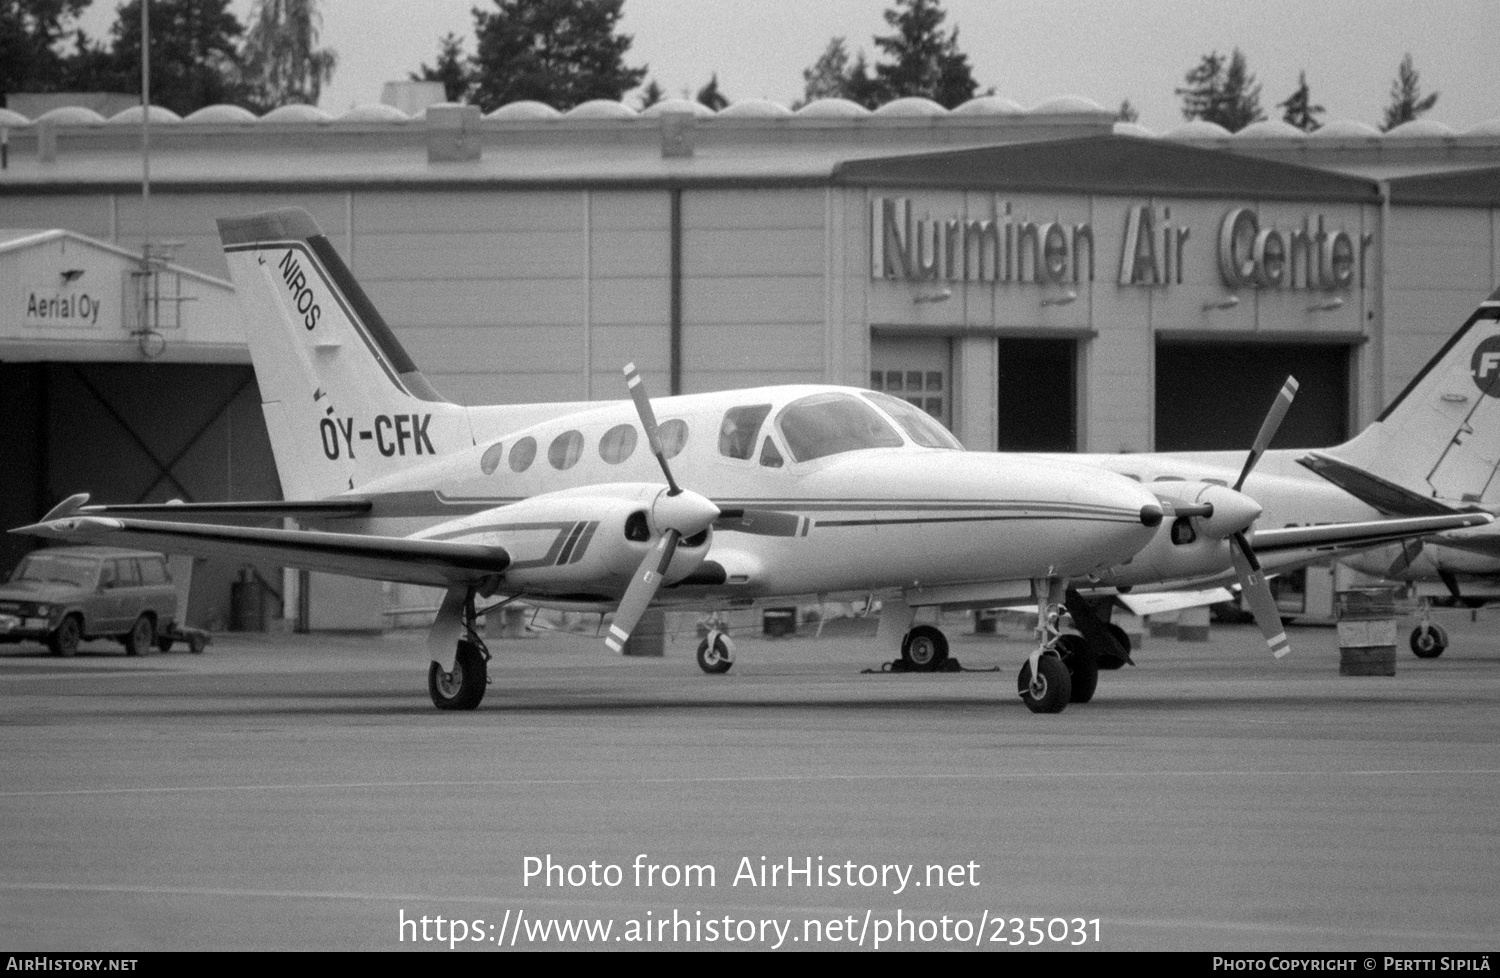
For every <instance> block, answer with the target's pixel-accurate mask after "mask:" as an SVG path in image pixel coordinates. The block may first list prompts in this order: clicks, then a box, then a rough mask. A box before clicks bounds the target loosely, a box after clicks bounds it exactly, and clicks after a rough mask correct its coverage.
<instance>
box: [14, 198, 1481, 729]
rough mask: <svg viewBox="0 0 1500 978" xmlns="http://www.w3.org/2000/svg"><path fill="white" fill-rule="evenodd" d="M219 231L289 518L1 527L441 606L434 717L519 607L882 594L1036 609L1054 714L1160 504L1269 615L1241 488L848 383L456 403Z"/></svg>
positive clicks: (1450, 521) (1254, 510) (631, 606)
mask: <svg viewBox="0 0 1500 978" xmlns="http://www.w3.org/2000/svg"><path fill="white" fill-rule="evenodd" d="M219 230H220V235H221V237H222V239H223V243H224V250H225V253H226V256H227V258H228V261H229V266H230V271H231V274H232V275H233V277H234V281H235V285H236V290H237V292H238V296H239V300H240V304H241V309H242V312H243V318H244V325H245V332H246V337H247V339H248V341H249V344H250V349H251V355H252V358H253V360H254V363H255V369H256V376H257V379H258V381H259V384H260V389H261V393H262V397H263V401H264V404H263V408H264V412H265V418H266V426H267V429H268V432H269V434H270V438H271V444H272V449H273V452H274V453H275V457H276V465H277V469H278V472H279V474H280V477H281V481H282V488H283V491H284V493H285V495H286V496H287V500H288V501H286V502H274V503H224V504H213V503H207V504H176V505H174V504H161V505H155V504H137V505H124V506H90V505H87V496H83V495H80V496H74V497H72V498H70V499H68V500H66V501H64V502H63V503H61V504H59V505H58V506H57V507H55V508H54V509H53V511H52V512H50V513H48V514H47V515H46V516H45V517H44V518H43V519H42V521H41V522H39V523H37V524H35V525H33V526H29V527H24V528H21V529H20V530H18V531H16V532H22V533H28V534H32V535H36V536H41V537H47V538H53V539H60V540H69V541H83V540H87V541H98V542H108V543H115V544H129V545H142V546H150V547H152V548H155V549H160V550H165V551H169V552H174V553H186V554H193V555H199V556H227V557H231V558H243V559H257V560H260V559H264V560H270V561H275V562H278V563H281V564H283V565H286V566H290V567H299V568H307V569H310V570H317V571H325V572H331V573H337V574H347V575H351V576H355V577H364V578H371V579H376V580H390V581H403V582H411V583H416V584H425V585H435V586H438V587H442V588H444V589H445V597H444V599H443V602H442V606H441V609H440V610H439V612H438V615H437V619H436V621H435V623H434V625H433V627H432V629H431V631H430V633H429V636H428V643H427V644H428V651H429V654H430V656H431V658H432V664H431V666H430V667H429V672H428V688H429V692H430V693H431V696H432V700H433V703H434V704H435V705H437V706H438V707H440V708H445V709H472V708H473V707H475V706H477V705H478V704H479V702H480V700H481V698H482V697H483V695H484V692H485V687H486V684H487V671H488V670H487V665H486V663H487V660H488V658H489V653H488V651H487V650H486V648H485V646H484V643H483V641H482V640H481V639H480V636H479V634H478V632H477V631H476V619H477V618H478V617H479V616H480V615H482V614H484V613H486V612H489V611H493V610H494V609H495V608H497V607H500V606H503V605H505V604H509V603H511V602H521V603H524V604H526V605H531V606H538V607H551V608H559V609H565V610H586V611H591V612H598V613H601V614H604V613H609V612H613V624H612V625H611V627H610V628H609V630H608V635H607V637H606V639H605V642H606V644H607V645H608V646H609V647H610V648H611V649H613V650H616V651H618V650H619V649H620V648H621V647H622V645H623V644H624V643H625V642H626V641H627V640H628V639H629V637H630V634H631V632H632V631H633V630H634V628H635V627H636V625H637V624H638V623H639V621H640V619H641V616H642V615H643V614H644V613H645V612H646V610H647V608H648V607H650V606H653V605H655V606H658V607H672V606H682V607H698V608H713V607H729V606H745V605H750V604H753V603H755V602H757V601H760V600H763V599H767V598H772V597H776V596H795V595H807V594H819V595H836V594H857V595H860V596H864V595H867V594H877V595H881V596H883V597H884V599H885V600H884V608H883V610H882V613H881V617H880V623H879V630H878V632H877V639H876V641H877V643H878V644H882V645H884V646H887V647H889V648H890V650H891V651H893V652H894V651H896V650H897V649H898V648H899V649H901V651H902V653H903V655H904V656H906V657H907V658H908V659H909V660H910V661H913V662H918V663H920V662H932V661H934V659H935V658H937V657H938V653H939V652H942V651H945V650H946V640H945V639H944V638H943V636H942V633H941V632H939V631H938V630H937V629H935V628H932V627H931V626H927V625H917V626H915V627H913V621H914V609H916V608H918V607H921V606H924V605H938V604H960V603H967V604H972V605H986V604H994V603H997V599H998V600H1005V601H1016V600H1030V601H1032V602H1034V603H1036V605H1037V606H1038V622H1039V625H1038V630H1039V633H1040V641H1039V643H1038V646H1037V648H1036V649H1035V650H1033V651H1032V653H1031V654H1030V655H1029V656H1028V659H1027V662H1026V663H1025V664H1024V665H1023V666H1022V668H1021V671H1020V675H1019V678H1018V682H1017V688H1018V692H1019V693H1020V695H1021V698H1022V699H1023V700H1024V701H1025V702H1026V704H1027V706H1028V707H1029V708H1031V709H1032V710H1033V711H1037V712H1057V711H1060V710H1062V709H1063V708H1064V707H1065V706H1066V705H1067V703H1068V702H1069V701H1070V700H1071V701H1075V702H1076V701H1083V700H1086V699H1088V698H1089V697H1090V696H1091V695H1092V693H1093V684H1094V682H1095V681H1097V663H1096V659H1095V657H1094V655H1093V654H1092V650H1091V648H1090V647H1089V646H1088V645H1086V644H1078V643H1073V644H1070V643H1068V642H1064V641H1062V638H1061V637H1060V635H1059V632H1058V629H1057V622H1058V620H1059V618H1060V617H1061V611H1062V608H1063V605H1064V602H1065V600H1066V598H1067V594H1068V585H1069V583H1070V582H1093V581H1100V580H1103V579H1104V576H1105V575H1107V574H1109V573H1111V571H1112V569H1115V568H1125V567H1129V566H1130V561H1131V560H1132V558H1133V557H1135V556H1136V555H1137V554H1138V553H1140V552H1141V551H1142V550H1143V548H1147V547H1149V546H1152V545H1153V541H1159V540H1160V539H1161V536H1162V534H1161V531H1160V528H1161V527H1162V525H1163V517H1164V511H1166V510H1170V512H1171V513H1172V521H1173V523H1174V525H1175V524H1178V523H1183V524H1186V525H1190V526H1192V527H1194V528H1195V530H1196V531H1197V532H1201V533H1204V534H1206V535H1210V536H1212V537H1213V538H1214V539H1216V540H1217V541H1219V542H1220V543H1222V544H1223V547H1222V548H1220V550H1219V551H1218V552H1219V557H1220V560H1221V565H1219V566H1215V567H1214V568H1213V569H1214V570H1215V572H1217V571H1219V570H1226V571H1228V572H1230V573H1234V572H1235V571H1237V572H1238V574H1237V576H1238V577H1239V578H1240V580H1241V584H1242V586H1244V587H1246V588H1247V589H1248V590H1250V591H1251V592H1252V593H1253V594H1255V595H1257V598H1256V601H1257V602H1261V603H1260V604H1257V607H1258V608H1260V609H1261V610H1264V607H1265V604H1264V602H1269V601H1270V594H1269V591H1268V590H1267V589H1266V586H1265V583H1264V580H1263V577H1262V576H1261V575H1260V573H1259V568H1258V565H1257V564H1256V557H1255V553H1254V551H1253V550H1252V547H1257V548H1258V547H1259V546H1260V544H1259V542H1258V539H1257V540H1256V541H1255V542H1252V540H1251V538H1250V537H1249V535H1248V531H1249V530H1250V525H1251V523H1252V522H1253V521H1254V520H1255V518H1256V516H1257V515H1258V514H1259V512H1260V507H1259V506H1258V505H1257V503H1256V502H1255V501H1254V500H1253V499H1250V498H1247V497H1245V496H1244V495H1242V494H1241V493H1239V492H1238V491H1237V490H1238V487H1236V488H1235V489H1231V488H1229V487H1228V486H1222V485H1220V486H1213V487H1212V488H1211V489H1207V488H1206V489H1204V490H1203V492H1202V494H1200V496H1199V497H1198V498H1194V499H1191V500H1189V499H1186V498H1182V499H1179V498H1177V496H1176V495H1173V494H1170V493H1168V494H1163V493H1162V492H1160V491H1159V487H1154V486H1147V485H1143V484H1142V483H1141V481H1139V479H1138V478H1132V477H1129V476H1127V475H1121V474H1117V473H1114V472H1110V471H1108V470H1106V469H1105V468H1102V467H1100V466H1098V465H1089V464H1080V463H1079V462H1077V461H1075V460H1073V459H1070V458H1061V457H1053V458H1043V457H1036V456H1017V455H1004V454H996V453H977V452H965V451H963V449H962V446H961V445H960V444H959V443H958V442H957V441H956V440H955V439H954V438H953V436H952V435H951V434H949V433H948V432H947V431H946V430H945V429H943V428H942V427H941V426H940V425H938V424H937V423H936V422H934V421H933V420H932V419H931V418H929V417H928V416H927V415H925V414H924V413H922V412H921V411H920V410H918V409H916V408H914V407H913V406H911V405H908V404H906V403H905V402H903V401H901V400H899V399H896V398H892V397H890V396H887V395H883V394H878V393H873V392H870V391H863V390H858V389H854V388H847V387H834V386H825V385H801V386H787V387H766V388H757V389H752V390H739V391H727V392H720V393H712V394H694V395H686V396H677V397H668V398H662V399H659V400H654V401H653V400H652V399H651V398H649V397H648V396H647V394H646V389H645V386H644V384H643V383H642V381H641V378H640V376H639V375H638V374H637V373H636V372H635V371H634V369H633V368H630V367H627V368H626V383H627V387H628V390H629V392H630V399H629V400H626V401H619V402H612V403H572V404H531V405H513V406H489V407H462V406H459V405H456V404H452V403H449V402H447V401H445V400H443V399H442V398H441V397H440V396H439V395H438V394H437V393H436V392H435V391H434V390H433V389H432V387H431V386H430V385H429V384H428V383H427V381H426V380H425V378H423V376H422V375H421V373H420V372H419V371H418V370H417V368H416V366H415V364H414V363H413V362H412V360H411V358H410V357H409V356H408V355H407V354H406V352H405V350H403V349H402V348H401V346H400V344H399V343H398V342H397V341H396V338H395V336H394V335H393V334H392V332H391V330H390V329H389V328H388V327H387V325H386V324H385V322H384V321H383V320H382V319H381V317H380V314H379V313H378V312H377V311H376V310H375V308H374V306H373V305H372V303H371V302H370V300H369V298H368V297H367V296H366V295H365V293H364V291H363V290H362V289H361V288H360V286H359V285H358V284H357V283H356V282H355V281H354V279H353V277H352V275H351V274H350V273H349V271H348V269H347V267H346V266H345V265H344V263H343V261H342V260H341V259H340V258H339V256H338V254H337V253H336V252H335V250H334V249H333V247H332V245H331V244H330V243H329V241H328V239H327V238H326V237H324V236H323V235H322V233H321V232H320V231H319V230H318V228H317V226H316V225H315V224H314V223H313V221H312V219H311V218H310V217H309V216H308V215H307V214H306V213H305V212H303V211H301V210H295V209H293V210H281V211H273V212H269V213H265V214H258V215H252V216H249V217H242V218H228V219H223V220H221V221H220V222H219ZM658 418H663V419H665V420H661V421H658ZM1270 427H1271V428H1274V425H1271V426H1270ZM643 435H644V439H643V438H642V436H643ZM1265 440H1267V441H1269V435H1267V436H1266V439H1265ZM643 441H644V445H643V444H642V443H643ZM1246 471H1248V467H1247V469H1246ZM194 516H212V517H214V518H216V519H222V518H224V517H233V516H244V517H283V518H293V519H296V520H298V521H300V522H302V523H303V524H304V526H305V527H311V528H304V529H278V528H265V527H254V526H234V525H215V524H209V523H202V522H190V520H191V519H192V518H193V517H194ZM163 517H166V518H163ZM1437 519H1438V521H1439V524H1440V526H1441V527H1446V526H1453V525H1462V524H1461V523H1460V522H1456V520H1459V519H1462V518H1460V517H1453V516H1449V517H1446V518H1437ZM1444 519H1446V520H1447V521H1446V522H1444V521H1443V520H1444ZM1426 525H1427V524H1424V526H1426ZM1277 532H1282V533H1284V534H1290V535H1291V536H1289V537H1288V540H1289V541H1293V540H1294V541H1295V542H1296V543H1298V544H1299V545H1301V546H1302V547H1304V548H1306V547H1314V546H1322V545H1327V544H1329V543H1330V541H1332V542H1341V543H1351V544H1353V545H1357V544H1359V543H1363V542H1366V541H1367V540H1373V541H1374V542H1381V541H1384V540H1388V539H1393V537H1392V536H1390V535H1389V534H1390V532H1391V530H1390V528H1389V527H1388V526H1386V525H1385V524H1381V528H1380V529H1379V530H1374V529H1371V528H1370V527H1368V526H1365V527H1362V528H1356V529H1350V528H1347V527H1333V528H1323V527H1301V528H1297V529H1294V530H1286V531H1277ZM1407 532H1408V533H1411V532H1415V531H1414V529H1413V528H1408V529H1407ZM1423 532H1429V531H1427V530H1424V531H1423ZM1225 541H1232V542H1225ZM1157 545H1160V544H1159V543H1158V544H1157ZM1167 546H1171V544H1170V543H1169V544H1167ZM1195 566H1196V565H1195ZM1230 568H1234V570H1230ZM1160 579H1161V578H1159V577H1156V578H1153V580H1160ZM1262 598H1263V599H1264V600H1263V601H1262ZM480 599H487V600H488V599H492V601H493V603H492V604H490V605H489V606H488V607H483V608H482V607H480V606H479V601H480ZM1271 607H1274V606H1273V605H1272V606H1271ZM1270 625H1271V622H1270V621H1269V620H1268V619H1267V620H1263V621H1262V626H1263V628H1268V627H1270ZM1275 625H1276V628H1277V629H1278V630H1279V621H1277V622H1275ZM731 655H732V647H731V646H730V644H729V642H728V639H727V636H724V635H723V634H720V633H717V632H715V633H711V634H710V635H709V636H708V638H707V639H705V641H704V643H703V645H702V646H700V648H699V664H700V666H702V667H703V668H704V669H705V670H707V671H722V670H724V669H727V668H728V666H729V663H730V662H731V661H732V660H731V658H730V656H731ZM1075 681H1076V686H1075Z"/></svg>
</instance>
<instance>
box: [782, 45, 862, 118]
mask: <svg viewBox="0 0 1500 978" xmlns="http://www.w3.org/2000/svg"><path fill="white" fill-rule="evenodd" d="M849 67H850V66H849V49H848V48H847V47H845V46H844V39H843V38H842V37H831V38H829V39H828V46H827V47H826V48H824V49H823V53H822V54H820V55H818V60H817V61H814V62H813V63H812V64H811V65H810V66H808V67H806V68H804V69H802V101H800V102H798V103H797V104H796V105H795V106H793V108H798V109H800V108H802V106H804V105H807V104H808V103H809V102H816V101H817V100H818V99H822V98H848V97H849V96H848V94H847V93H848V91H849V77H848V76H849Z"/></svg>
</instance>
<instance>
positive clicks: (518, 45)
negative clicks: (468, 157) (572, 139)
mask: <svg viewBox="0 0 1500 978" xmlns="http://www.w3.org/2000/svg"><path fill="white" fill-rule="evenodd" d="M623 3H624V0H495V7H496V9H495V10H494V11H493V12H489V13H486V12H485V11H483V10H480V9H478V8H475V10H474V29H475V34H476V35H477V36H478V39H479V50H478V52H477V53H476V54H475V55H474V67H475V84H474V89H473V99H474V101H475V102H477V103H478V105H479V107H480V108H482V109H483V110H484V111H486V112H492V111H494V110H495V109H498V108H499V107H500V106H502V105H505V104H506V103H508V102H517V101H520V100H522V99H535V100H536V101H538V102H546V103H548V104H549V105H552V106H553V107H555V108H558V109H570V108H572V107H573V106H575V105H579V104H581V103H583V102H587V101H589V100H590V99H599V98H602V99H611V100H614V101H619V99H620V97H621V96H623V95H624V94H625V93H626V92H628V91H630V90H631V89H632V88H635V87H636V86H638V85H639V84H640V83H641V79H643V78H645V77H646V68H645V66H642V67H640V68H627V67H626V66H625V53H626V52H627V51H629V50H630V43H631V38H630V37H629V36H628V35H623V34H617V33H616V32H615V28H616V25H617V24H618V22H619V20H620V7H621V5H622V4H623Z"/></svg>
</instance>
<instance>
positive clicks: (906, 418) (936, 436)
mask: <svg viewBox="0 0 1500 978" xmlns="http://www.w3.org/2000/svg"><path fill="white" fill-rule="evenodd" d="M864 396H865V397H866V398H867V399H868V400H870V401H871V402H872V403H873V404H875V405H876V406H877V407H879V408H880V409H881V410H882V411H884V412H885V413H886V414H889V415H890V416H891V417H893V418H895V419H896V423H897V424H899V425H900V426H901V427H902V429H903V430H904V431H905V432H906V434H907V437H909V438H910V439H911V440H912V441H914V442H916V443H917V444H918V445H921V446H922V447H923V448H952V449H955V450H957V451H963V448H964V446H963V443H962V442H960V441H959V440H958V439H957V438H954V437H953V435H952V433H950V432H949V431H948V429H947V428H944V427H943V426H942V424H941V423H940V422H939V421H938V420H937V419H936V418H934V417H933V416H932V415H931V414H929V413H927V412H926V411H923V410H921V409H919V408H918V407H917V406H916V405H914V404H911V403H909V402H907V401H903V400H901V398H899V397H892V396H891V395H889V394H879V393H875V392H873V391H872V392H870V393H868V394H865V395H864Z"/></svg>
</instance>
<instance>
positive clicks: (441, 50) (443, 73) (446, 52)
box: [410, 33, 474, 102]
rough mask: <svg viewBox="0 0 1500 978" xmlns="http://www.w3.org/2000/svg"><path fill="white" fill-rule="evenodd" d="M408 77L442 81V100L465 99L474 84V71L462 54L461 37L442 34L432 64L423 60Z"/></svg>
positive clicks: (459, 100) (414, 79)
mask: <svg viewBox="0 0 1500 978" xmlns="http://www.w3.org/2000/svg"><path fill="white" fill-rule="evenodd" d="M410 78H411V80H412V81H435V82H442V83H443V99H444V101H448V102H464V101H467V100H468V97H469V89H470V88H472V87H473V85H474V72H473V69H472V68H471V67H470V66H469V58H468V56H467V55H465V54H464V42H463V39H462V38H460V37H459V36H458V35H457V34H453V33H449V34H447V35H444V37H443V39H442V40H441V41H439V42H438V56H437V61H436V62H435V63H434V64H432V65H428V64H427V63H426V62H423V63H422V66H421V67H419V68H418V69H417V70H416V71H414V72H412V73H411V75H410Z"/></svg>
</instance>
